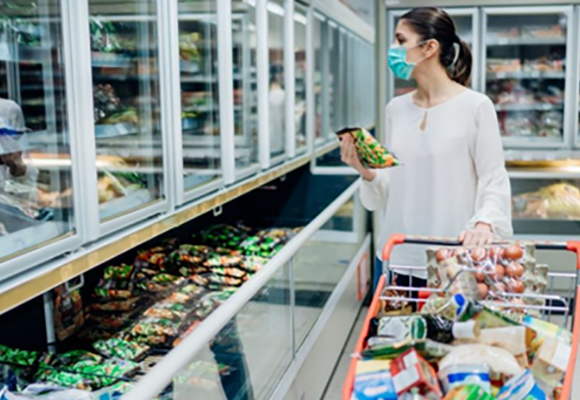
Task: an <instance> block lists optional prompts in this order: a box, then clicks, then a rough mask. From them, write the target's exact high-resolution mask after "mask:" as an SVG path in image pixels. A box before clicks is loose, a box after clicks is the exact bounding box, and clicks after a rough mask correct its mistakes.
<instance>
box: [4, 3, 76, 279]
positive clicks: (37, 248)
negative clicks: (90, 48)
mask: <svg viewBox="0 0 580 400" xmlns="http://www.w3.org/2000/svg"><path fill="white" fill-rule="evenodd" d="M61 11H62V10H61V4H60V2H59V1H56V0H41V1H38V2H35V3H30V2H28V3H27V2H22V3H18V4H15V3H11V2H8V3H3V4H0V263H3V264H2V267H0V278H2V279H4V278H6V277H9V276H12V275H14V274H17V273H20V272H22V271H23V270H25V269H27V268H29V266H30V261H31V259H32V260H34V259H35V258H37V259H38V258H40V259H41V260H44V259H46V258H49V257H50V255H49V253H50V250H48V247H50V246H52V247H53V248H54V249H55V251H66V250H67V249H70V244H69V243H71V240H70V239H71V238H72V237H76V234H75V228H76V227H75V224H76V220H75V212H74V210H75V204H74V201H73V199H72V195H73V175H72V169H71V145H70V143H71V142H70V136H69V135H71V134H73V133H71V132H70V127H69V120H68V108H67V101H66V95H67V93H66V86H65V85H66V84H67V82H66V79H65V72H66V70H65V65H64V59H63V31H62V28H61V22H62V21H61ZM75 190H76V189H75ZM61 193H66V194H67V195H68V196H67V198H66V199H63V198H61V197H60V194H61ZM63 239H64V240H63ZM75 240H76V239H75ZM25 255H27V256H25ZM17 256H20V260H26V261H21V262H18V260H17V259H16V258H15V257H17ZM23 256H24V257H23ZM10 260H13V263H12V264H11V263H10V262H9V261H10Z"/></svg>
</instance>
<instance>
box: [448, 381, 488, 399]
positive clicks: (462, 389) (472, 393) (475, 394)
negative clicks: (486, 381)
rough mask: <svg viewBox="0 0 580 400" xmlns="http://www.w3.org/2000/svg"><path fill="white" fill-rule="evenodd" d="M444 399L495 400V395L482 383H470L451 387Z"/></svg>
mask: <svg viewBox="0 0 580 400" xmlns="http://www.w3.org/2000/svg"><path fill="white" fill-rule="evenodd" d="M444 400H493V396H492V395H491V394H489V392H487V391H486V390H485V389H484V388H482V387H481V386H480V385H475V384H468V385H464V386H458V387H456V388H453V389H451V391H450V392H449V393H447V395H446V396H445V398H444Z"/></svg>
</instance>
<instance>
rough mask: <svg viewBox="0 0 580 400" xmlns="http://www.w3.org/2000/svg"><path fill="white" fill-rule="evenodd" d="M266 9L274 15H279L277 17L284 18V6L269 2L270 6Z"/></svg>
mask: <svg viewBox="0 0 580 400" xmlns="http://www.w3.org/2000/svg"><path fill="white" fill-rule="evenodd" d="M266 8H267V9H268V11H270V12H271V13H272V14H277V15H280V16H282V17H283V16H284V8H283V7H282V6H280V5H279V4H276V3H273V2H271V1H269V2H268V6H267V7H266Z"/></svg>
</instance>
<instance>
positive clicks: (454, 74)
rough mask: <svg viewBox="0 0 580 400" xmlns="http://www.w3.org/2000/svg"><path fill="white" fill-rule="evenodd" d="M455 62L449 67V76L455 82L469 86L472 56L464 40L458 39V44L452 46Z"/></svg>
mask: <svg viewBox="0 0 580 400" xmlns="http://www.w3.org/2000/svg"><path fill="white" fill-rule="evenodd" d="M454 50H455V51H457V52H458V53H457V54H455V56H454V57H455V58H456V60H455V62H454V63H452V65H450V66H449V67H450V68H449V72H448V74H449V77H450V78H451V79H452V80H454V81H455V82H457V83H459V84H460V85H463V86H469V85H470V83H471V64H472V61H473V60H472V56H471V49H470V48H469V45H468V44H467V43H466V42H465V40H459V45H458V46H457V45H456V46H454Z"/></svg>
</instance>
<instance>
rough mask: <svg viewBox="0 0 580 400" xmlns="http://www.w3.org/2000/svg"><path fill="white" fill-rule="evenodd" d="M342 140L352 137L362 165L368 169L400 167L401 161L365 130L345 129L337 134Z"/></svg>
mask: <svg viewBox="0 0 580 400" xmlns="http://www.w3.org/2000/svg"><path fill="white" fill-rule="evenodd" d="M336 134H337V135H338V138H339V139H340V140H342V137H343V136H344V135H351V136H352V137H353V139H354V144H355V146H356V150H357V152H358V154H359V157H360V159H361V161H362V163H363V164H364V165H365V166H366V167H368V168H377V169H378V168H389V167H396V166H397V165H399V160H398V159H397V157H395V155H394V154H393V153H391V152H389V151H388V150H387V149H386V148H385V147H384V146H383V145H382V144H380V143H379V141H378V140H377V139H375V138H374V137H373V135H371V134H370V133H369V132H368V131H367V130H366V129H363V128H344V129H342V130H340V131H338V132H336Z"/></svg>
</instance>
